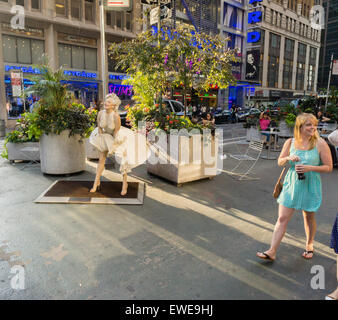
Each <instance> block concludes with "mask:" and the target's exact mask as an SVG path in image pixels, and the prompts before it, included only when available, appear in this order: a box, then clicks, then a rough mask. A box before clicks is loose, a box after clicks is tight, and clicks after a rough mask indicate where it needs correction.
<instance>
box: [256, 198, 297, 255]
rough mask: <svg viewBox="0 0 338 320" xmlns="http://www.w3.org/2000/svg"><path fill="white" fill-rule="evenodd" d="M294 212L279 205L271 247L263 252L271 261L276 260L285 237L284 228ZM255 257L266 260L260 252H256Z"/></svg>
mask: <svg viewBox="0 0 338 320" xmlns="http://www.w3.org/2000/svg"><path fill="white" fill-rule="evenodd" d="M294 211H295V209H291V208H287V207H284V206H283V205H281V204H280V205H279V208H278V220H277V222H276V225H275V230H274V232H273V234H272V240H271V246H270V248H269V250H267V251H265V253H266V254H267V255H269V257H270V258H271V259H275V258H276V253H277V249H278V247H279V245H280V243H281V241H282V239H283V237H284V235H285V232H286V227H287V225H288V223H289V221H290V219H291V218H292V215H293V213H294ZM257 256H258V257H260V258H266V257H265V256H264V254H263V253H261V252H257Z"/></svg>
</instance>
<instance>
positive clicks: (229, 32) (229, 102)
mask: <svg viewBox="0 0 338 320" xmlns="http://www.w3.org/2000/svg"><path fill="white" fill-rule="evenodd" d="M219 9H220V10H219V11H220V15H219V24H218V29H219V33H220V36H221V37H222V38H227V39H229V41H227V43H226V50H227V49H231V50H233V49H236V52H237V58H239V60H240V62H239V63H233V65H232V73H233V75H234V77H235V78H236V80H237V84H236V86H230V87H229V88H228V89H226V90H221V91H220V92H219V95H218V100H219V101H218V104H219V106H221V107H223V108H231V106H233V105H237V106H244V104H245V91H246V87H247V85H248V83H247V82H246V81H245V77H244V67H245V66H244V62H245V60H244V57H245V52H246V24H247V13H246V9H247V6H246V3H245V0H221V1H220V3H219Z"/></svg>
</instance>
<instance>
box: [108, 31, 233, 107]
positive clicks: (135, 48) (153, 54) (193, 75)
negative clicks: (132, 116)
mask: <svg viewBox="0 0 338 320" xmlns="http://www.w3.org/2000/svg"><path fill="white" fill-rule="evenodd" d="M157 40H158V38H157V35H156V33H154V32H152V31H145V32H142V33H140V34H139V35H138V36H137V38H136V39H133V40H131V41H124V42H122V43H119V44H115V45H113V46H111V48H110V55H111V56H112V57H113V59H115V60H116V61H117V64H116V67H117V68H121V69H122V70H124V71H125V72H126V73H127V74H129V75H130V76H131V77H132V78H134V77H136V78H137V77H138V78H139V79H140V77H139V76H138V74H139V73H141V74H142V75H143V76H145V77H147V85H151V86H152V87H153V88H154V91H155V92H157V93H160V92H164V91H165V90H166V89H167V88H168V87H178V86H181V87H182V88H183V92H184V105H185V106H186V105H187V101H186V94H187V93H190V92H191V90H192V88H194V89H195V90H197V91H198V92H200V93H201V92H207V91H208V90H209V89H210V85H211V84H214V85H217V86H218V87H219V88H220V89H225V88H227V87H228V86H229V85H230V84H235V78H234V77H233V75H232V71H231V66H232V62H238V59H237V58H236V55H235V51H234V50H228V51H225V50H224V45H225V41H224V39H222V38H220V36H218V35H217V36H212V35H207V34H204V33H196V32H195V31H194V30H193V28H192V27H190V26H184V27H183V26H178V27H177V29H175V30H173V29H165V30H163V32H161V34H160V41H159V42H157ZM134 85H135V82H134ZM136 91H137V89H136ZM160 98H161V96H159V100H160ZM160 106H161V103H160ZM185 109H186V108H185Z"/></svg>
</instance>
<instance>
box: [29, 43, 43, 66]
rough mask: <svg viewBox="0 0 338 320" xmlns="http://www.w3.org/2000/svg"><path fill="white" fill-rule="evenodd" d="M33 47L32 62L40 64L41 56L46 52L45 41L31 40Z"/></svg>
mask: <svg viewBox="0 0 338 320" xmlns="http://www.w3.org/2000/svg"><path fill="white" fill-rule="evenodd" d="M31 48H32V63H33V64H38V63H40V62H41V57H42V55H43V54H44V51H45V48H44V43H43V41H41V40H31Z"/></svg>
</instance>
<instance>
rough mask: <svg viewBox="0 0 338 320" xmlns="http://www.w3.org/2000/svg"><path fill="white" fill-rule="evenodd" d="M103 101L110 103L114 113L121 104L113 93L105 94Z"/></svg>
mask: <svg viewBox="0 0 338 320" xmlns="http://www.w3.org/2000/svg"><path fill="white" fill-rule="evenodd" d="M105 101H111V103H112V105H113V109H114V111H116V110H117V109H118V107H119V106H120V104H121V100H120V98H119V97H118V96H117V95H116V94H115V93H109V94H107V95H106V98H105Z"/></svg>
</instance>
